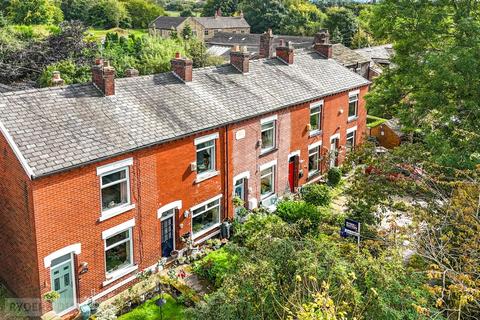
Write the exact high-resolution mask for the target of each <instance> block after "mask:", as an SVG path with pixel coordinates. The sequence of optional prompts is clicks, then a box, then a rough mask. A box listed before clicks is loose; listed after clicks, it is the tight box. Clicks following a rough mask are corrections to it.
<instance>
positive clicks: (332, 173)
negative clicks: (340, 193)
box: [327, 167, 342, 187]
mask: <svg viewBox="0 0 480 320" xmlns="http://www.w3.org/2000/svg"><path fill="white" fill-rule="evenodd" d="M340 180H342V171H341V170H340V169H339V168H335V167H334V168H330V170H328V175H327V181H328V184H329V185H330V186H332V187H335V186H337V185H338V184H339V183H340Z"/></svg>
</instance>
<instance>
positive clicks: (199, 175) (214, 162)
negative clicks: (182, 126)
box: [194, 132, 219, 183]
mask: <svg viewBox="0 0 480 320" xmlns="http://www.w3.org/2000/svg"><path fill="white" fill-rule="evenodd" d="M218 138H219V134H218V132H216V133H213V134H210V135H207V136H203V137H200V138H196V139H195V140H194V144H195V146H196V148H195V163H197V166H198V162H197V161H198V160H197V158H198V152H199V151H203V150H207V149H210V148H213V152H212V158H211V159H210V161H211V163H212V169H210V170H208V171H205V172H202V173H197V179H196V183H199V182H201V181H204V180H206V179H209V178H211V177H214V176H216V175H218V174H219V172H218V170H217V140H218ZM210 141H213V146H209V147H204V148H203V149H198V145H199V144H202V143H205V142H210ZM197 170H198V168H197Z"/></svg>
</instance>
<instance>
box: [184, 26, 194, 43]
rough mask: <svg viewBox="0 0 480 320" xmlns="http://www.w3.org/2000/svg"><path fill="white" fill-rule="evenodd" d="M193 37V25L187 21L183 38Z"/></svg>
mask: <svg viewBox="0 0 480 320" xmlns="http://www.w3.org/2000/svg"><path fill="white" fill-rule="evenodd" d="M192 37H193V31H192V27H191V26H190V24H189V23H186V24H185V27H183V30H182V38H183V39H185V40H187V39H191V38H192Z"/></svg>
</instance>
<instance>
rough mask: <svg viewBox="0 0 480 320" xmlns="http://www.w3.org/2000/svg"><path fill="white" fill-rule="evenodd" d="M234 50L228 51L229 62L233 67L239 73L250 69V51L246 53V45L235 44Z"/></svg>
mask: <svg viewBox="0 0 480 320" xmlns="http://www.w3.org/2000/svg"><path fill="white" fill-rule="evenodd" d="M233 49H234V50H232V51H231V52H230V64H231V65H232V66H233V67H235V69H237V70H238V71H240V72H241V73H248V71H249V69H250V53H248V50H247V47H242V50H241V51H240V48H239V46H238V45H235V46H234V48H233Z"/></svg>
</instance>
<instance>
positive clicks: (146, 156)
mask: <svg viewBox="0 0 480 320" xmlns="http://www.w3.org/2000/svg"><path fill="white" fill-rule="evenodd" d="M214 132H219V139H218V140H217V143H216V146H217V148H216V156H217V170H219V171H220V173H222V172H223V170H224V169H223V163H224V160H222V158H221V156H222V154H224V152H223V143H224V137H223V135H224V130H222V129H220V130H217V131H214ZM209 133H212V132H206V133H205V134H209ZM202 135H203V134H202ZM202 135H200V136H202ZM194 138H196V136H193V137H189V138H188V139H183V140H179V141H175V142H172V143H167V144H164V145H161V146H157V147H154V148H150V149H146V150H142V151H139V152H136V153H134V154H125V155H123V156H120V157H116V158H113V159H109V160H106V161H102V162H99V163H96V164H92V165H88V166H85V167H83V168H80V169H75V170H72V171H68V172H65V173H62V174H57V175H53V176H49V177H44V178H40V179H38V180H34V191H33V199H34V204H35V222H36V233H37V237H38V269H39V270H40V279H39V281H32V283H40V287H41V292H42V294H43V293H45V292H48V291H50V290H51V285H50V269H49V268H45V267H44V263H43V259H44V257H45V256H47V255H49V254H51V253H52V252H55V251H56V250H59V249H61V248H64V247H66V246H69V245H72V244H74V243H81V245H82V252H81V254H80V255H78V256H76V268H78V267H79V265H80V264H81V263H83V262H87V263H88V269H89V271H88V272H86V273H84V274H82V275H76V277H77V298H78V301H79V302H83V301H85V300H87V299H88V298H89V297H91V296H93V295H97V294H99V293H101V292H102V291H104V290H107V289H109V288H111V287H112V286H114V285H116V284H117V283H119V282H120V281H122V280H124V279H127V278H128V277H131V276H132V274H129V275H125V276H124V277H123V278H121V279H118V281H115V282H113V283H112V284H109V285H107V286H103V285H102V284H103V282H104V281H105V280H106V278H105V262H104V260H105V259H104V240H103V239H102V232H103V231H105V230H107V229H109V228H112V227H115V226H117V225H119V224H121V223H124V222H126V221H128V220H130V219H133V218H135V227H134V228H133V242H134V262H135V263H136V264H138V266H139V270H142V269H145V268H148V267H150V266H153V265H155V264H156V263H157V261H158V260H159V259H160V257H161V239H160V220H159V219H158V218H157V210H158V209H159V208H160V207H162V206H164V205H165V204H168V203H171V202H174V201H177V200H182V202H183V208H182V209H181V210H180V211H179V212H178V213H177V215H176V217H175V220H176V230H175V234H176V238H177V248H178V247H179V246H180V245H181V243H180V241H179V237H180V236H181V235H183V234H185V233H187V232H190V231H191V216H189V217H188V218H184V215H183V213H184V211H185V210H187V209H189V208H190V207H192V206H194V205H196V204H198V203H201V202H203V201H205V200H208V199H210V198H212V197H214V196H217V195H219V194H222V193H223V185H224V180H223V177H224V174H219V175H218V176H215V177H212V178H210V179H208V180H205V181H203V182H200V183H196V182H195V179H196V173H195V172H192V171H191V170H190V163H191V162H195V160H196V158H195V157H196V153H195V151H196V147H195V145H194V142H193V141H194ZM129 157H133V159H134V162H133V166H132V168H131V169H130V179H131V194H132V203H134V204H135V205H136V207H135V209H133V210H130V211H128V212H125V213H122V214H120V215H118V216H115V217H112V218H110V219H107V220H105V221H102V222H100V221H99V218H100V213H101V207H100V201H101V199H100V183H99V177H98V176H97V173H96V168H97V167H98V166H102V165H105V164H108V163H113V162H115V161H118V160H122V159H127V158H129ZM223 214H225V212H223ZM180 225H181V226H182V228H180ZM122 289H124V288H119V289H118V290H115V291H114V292H112V293H111V294H109V295H107V296H105V297H109V296H111V295H113V294H114V293H116V292H118V291H119V290H122ZM45 307H46V309H48V306H45Z"/></svg>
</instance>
